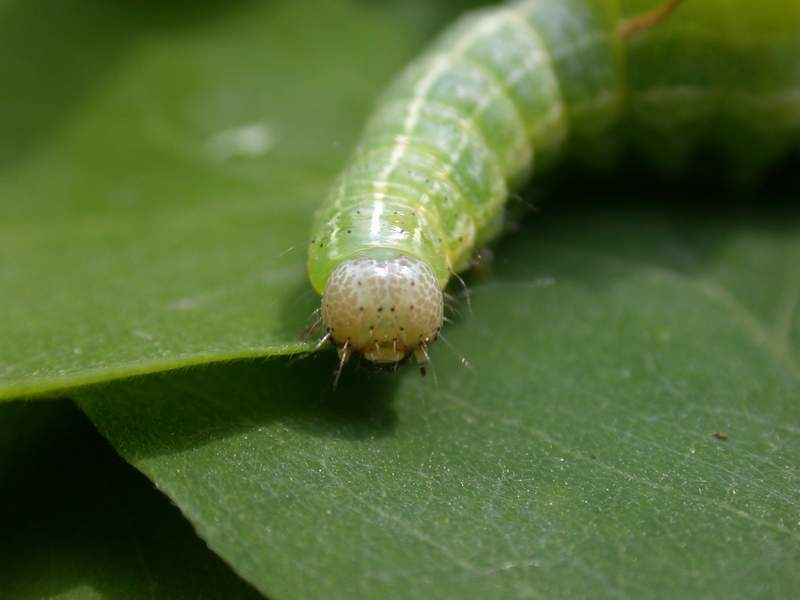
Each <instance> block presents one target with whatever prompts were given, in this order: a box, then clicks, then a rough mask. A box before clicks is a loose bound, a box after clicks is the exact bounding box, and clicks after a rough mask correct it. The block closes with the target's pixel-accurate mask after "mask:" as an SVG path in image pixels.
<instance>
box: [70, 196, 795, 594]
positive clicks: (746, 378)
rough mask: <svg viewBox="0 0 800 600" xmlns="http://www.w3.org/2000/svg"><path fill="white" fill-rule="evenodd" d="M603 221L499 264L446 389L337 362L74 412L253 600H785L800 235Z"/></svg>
mask: <svg viewBox="0 0 800 600" xmlns="http://www.w3.org/2000/svg"><path fill="white" fill-rule="evenodd" d="M636 200H638V205H639V208H637V207H636V206H635V205H633V204H631V205H629V206H614V205H612V204H608V203H603V202H601V200H600V199H598V198H591V203H589V202H586V203H583V204H578V205H576V206H574V207H571V208H564V209H563V210H556V209H549V210H546V211H544V213H543V214H542V215H540V216H538V217H537V218H536V219H535V220H533V221H531V224H530V225H529V226H527V227H526V228H525V230H524V231H522V232H519V233H518V234H517V235H515V236H513V237H510V238H508V239H506V240H505V241H503V242H502V243H501V244H500V246H499V248H498V249H497V251H496V255H497V257H498V259H497V262H496V264H495V265H494V268H493V271H492V272H491V274H490V275H489V276H487V277H486V278H485V279H483V280H479V281H474V282H473V294H472V312H471V314H468V315H465V316H464V317H463V319H461V320H460V321H459V322H458V323H456V324H454V325H451V326H449V327H448V328H447V331H446V332H445V333H446V335H447V337H448V339H449V341H450V343H451V345H452V346H453V347H454V348H455V349H456V350H457V352H459V353H463V355H465V356H466V357H467V358H468V359H469V361H470V363H471V364H472V369H468V368H465V367H464V366H462V365H461V364H460V362H459V360H458V358H457V357H456V356H455V355H454V354H453V353H451V352H449V351H448V349H447V348H446V347H445V346H444V345H442V344H440V345H438V347H437V348H436V349H435V356H434V367H435V371H436V377H437V379H438V381H437V380H435V379H433V378H432V377H428V378H425V379H423V378H421V377H419V376H418V374H417V373H415V372H414V370H413V369H403V370H401V372H400V373H399V374H397V375H392V374H385V373H377V374H376V373H372V372H371V371H370V370H369V369H367V368H365V367H364V366H361V367H359V366H349V367H348V368H347V369H346V370H345V373H344V376H343V381H342V383H341V385H340V388H339V390H338V392H337V393H336V394H333V393H331V391H330V382H331V378H332V371H333V368H334V363H335V360H334V356H332V355H333V353H332V352H327V353H324V354H322V355H320V356H315V357H312V358H310V359H307V360H305V361H300V362H294V363H291V362H286V361H275V362H271V363H267V364H263V363H258V362H250V363H240V364H234V365H223V366H217V367H214V368H208V369H203V370H192V371H185V372H180V373H175V374H172V375H169V376H168V375H160V376H152V377H147V378H142V379H138V380H136V381H135V384H130V385H128V384H124V383H120V384H116V385H110V386H108V387H104V388H100V389H95V390H88V391H86V392H83V393H81V394H80V405H81V406H82V407H83V408H84V410H86V412H87V413H88V414H89V415H90V417H91V419H92V420H93V421H94V422H95V424H96V425H97V426H98V428H99V429H100V431H101V432H102V433H103V434H104V435H105V436H107V437H108V439H109V440H111V442H112V444H113V445H114V446H115V447H116V448H117V450H118V451H119V452H120V453H121V454H122V455H123V456H124V457H125V458H127V459H128V460H129V461H130V462H131V463H132V464H134V465H135V466H136V467H137V468H139V469H141V470H142V471H143V472H144V473H145V474H146V475H147V476H148V477H150V478H151V479H153V480H154V481H155V482H157V484H158V485H159V487H160V489H162V490H163V491H164V492H166V493H167V494H168V495H169V496H170V497H171V498H172V499H173V500H174V501H175V502H176V503H177V504H178V506H180V507H181V509H182V511H183V512H184V514H185V515H186V516H187V517H188V518H189V519H190V520H191V521H192V522H193V523H194V525H195V527H196V528H197V531H198V533H199V534H200V535H201V536H202V537H203V538H204V539H206V540H207V541H208V543H209V545H210V546H211V547H212V548H213V549H214V550H215V551H217V552H218V553H219V554H220V555H221V556H222V557H224V558H225V560H227V561H228V562H229V563H230V564H231V565H233V566H234V568H235V569H236V570H237V572H239V573H240V574H241V575H243V576H244V577H245V578H246V579H248V580H249V581H251V582H252V583H253V584H254V585H255V586H256V587H257V588H258V589H259V590H261V591H262V592H264V593H266V594H269V595H270V596H271V597H275V598H293V597H320V596H324V597H328V598H330V597H342V598H346V597H353V596H357V597H381V598H383V597H389V598H405V597H408V598H412V597H413V598H419V597H423V598H427V597H441V598H461V597H516V596H519V597H528V596H531V597H619V596H629V597H642V596H646V597H653V596H655V597H717V598H720V597H733V598H746V597H755V596H758V597H775V598H780V597H787V596H791V595H792V594H793V593H794V590H796V589H797V588H798V586H800V572H798V570H797V564H798V561H799V560H800V508H798V507H800V472H799V471H798V469H797V465H798V464H799V463H800V428H798V423H800V405H799V404H798V402H797V399H798V398H800V366H798V349H800V327H799V326H798V321H797V319H796V307H797V302H798V292H800V279H798V277H800V272H798V271H797V269H796V265H797V264H798V263H797V261H798V259H800V226H799V225H798V218H797V217H798V213H797V212H796V211H788V210H785V209H781V208H780V207H779V206H771V205H767V206H765V207H763V210H761V211H759V212H752V211H744V210H735V209H733V208H731V207H727V208H726V209H725V210H724V211H723V210H721V209H720V208H718V207H717V208H715V207H711V208H709V209H707V210H706V211H705V212H704V213H702V214H701V211H699V210H697V209H696V207H695V210H693V211H691V214H690V212H689V211H687V210H685V209H681V208H680V207H676V208H671V209H668V208H667V207H664V208H663V209H655V208H653V209H650V210H645V209H642V208H641V206H642V205H644V204H651V205H652V203H653V202H654V199H652V198H642V197H641V196H639V197H637V198H636Z"/></svg>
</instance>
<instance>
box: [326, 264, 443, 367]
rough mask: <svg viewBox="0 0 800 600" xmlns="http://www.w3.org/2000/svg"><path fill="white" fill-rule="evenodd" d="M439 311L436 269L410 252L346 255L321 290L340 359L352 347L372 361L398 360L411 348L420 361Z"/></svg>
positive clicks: (329, 331) (436, 331)
mask: <svg viewBox="0 0 800 600" xmlns="http://www.w3.org/2000/svg"><path fill="white" fill-rule="evenodd" d="M442 316H443V295H442V290H441V289H440V287H439V282H438V281H437V279H436V275H434V273H433V270H432V269H431V268H430V267H429V266H428V265H427V264H426V263H425V262H423V261H421V260H418V259H416V258H411V257H408V256H399V257H396V258H391V259H386V260H376V259H372V258H356V259H352V260H348V261H345V262H343V263H342V264H340V265H339V266H338V267H337V268H336V270H334V272H333V273H332V274H331V276H330V278H329V279H328V282H327V284H326V285H325V291H324V293H323V295H322V322H323V325H324V326H325V328H326V331H327V334H328V335H329V336H330V340H331V341H332V342H333V343H334V344H335V345H336V347H337V348H338V349H339V352H340V354H341V355H342V359H343V361H344V360H346V359H347V357H348V356H349V354H350V353H352V352H358V353H361V354H363V355H364V358H366V359H367V360H370V361H372V362H375V363H393V362H397V361H400V360H402V359H403V358H404V357H405V356H406V355H408V354H409V353H412V352H413V353H415V355H416V357H417V359H418V360H420V361H423V360H424V359H425V358H426V355H427V346H428V344H430V343H431V342H432V341H434V340H435V339H436V336H437V335H438V334H439V330H440V329H441V328H442Z"/></svg>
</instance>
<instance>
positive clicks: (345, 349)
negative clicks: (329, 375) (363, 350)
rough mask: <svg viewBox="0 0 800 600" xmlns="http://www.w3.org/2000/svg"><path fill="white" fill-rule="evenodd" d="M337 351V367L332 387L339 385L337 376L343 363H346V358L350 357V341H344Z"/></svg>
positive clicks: (340, 372)
mask: <svg viewBox="0 0 800 600" xmlns="http://www.w3.org/2000/svg"><path fill="white" fill-rule="evenodd" d="M338 351H339V367H338V368H337V369H336V377H334V379H333V389H334V390H335V389H336V386H337V385H339V377H341V375H342V369H344V365H345V364H346V363H347V361H348V359H349V358H350V354H351V353H352V350H351V349H350V342H349V341H348V342H345V344H344V346H342V347H341V348H338Z"/></svg>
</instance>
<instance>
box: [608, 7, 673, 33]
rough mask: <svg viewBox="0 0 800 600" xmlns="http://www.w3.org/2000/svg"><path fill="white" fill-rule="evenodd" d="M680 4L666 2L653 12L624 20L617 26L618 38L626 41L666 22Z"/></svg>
mask: <svg viewBox="0 0 800 600" xmlns="http://www.w3.org/2000/svg"><path fill="white" fill-rule="evenodd" d="M682 2H683V0H667V1H666V2H664V4H662V5H661V6H658V7H656V8H654V9H653V10H650V11H648V12H646V13H642V14H641V15H636V16H635V17H631V18H629V19H625V20H624V21H622V22H621V23H620V24H619V29H618V31H619V34H620V36H622V39H625V40H627V39H630V38H631V37H632V36H634V35H635V34H637V33H639V32H640V31H646V30H647V29H650V28H651V27H655V26H656V25H658V24H659V23H661V22H663V21H666V20H667V19H668V18H669V16H670V15H671V14H672V13H673V12H674V11H675V9H676V8H678V6H680V5H681V3H682Z"/></svg>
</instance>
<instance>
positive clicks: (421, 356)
mask: <svg viewBox="0 0 800 600" xmlns="http://www.w3.org/2000/svg"><path fill="white" fill-rule="evenodd" d="M414 358H415V359H416V361H417V364H418V365H419V372H420V374H421V375H422V376H423V377H425V375H427V373H428V370H427V365H428V363H429V362H430V361H431V357H430V356H429V355H428V349H427V347H426V346H425V344H422V345H421V346H419V347H418V348H417V349H416V350H414Z"/></svg>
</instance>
